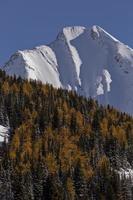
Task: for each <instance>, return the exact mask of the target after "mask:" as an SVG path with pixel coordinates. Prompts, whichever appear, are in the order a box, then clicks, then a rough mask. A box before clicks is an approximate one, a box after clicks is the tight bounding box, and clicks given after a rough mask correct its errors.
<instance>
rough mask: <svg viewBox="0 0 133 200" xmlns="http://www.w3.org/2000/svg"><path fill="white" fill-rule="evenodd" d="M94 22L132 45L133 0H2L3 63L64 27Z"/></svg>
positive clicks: (0, 56)
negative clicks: (12, 55)
mask: <svg viewBox="0 0 133 200" xmlns="http://www.w3.org/2000/svg"><path fill="white" fill-rule="evenodd" d="M94 24H96V25H99V26H101V27H102V28H104V29H105V30H106V31H108V32H109V33H111V34H112V35H114V36H115V37H117V38H118V39H119V40H121V41H123V42H124V43H126V44H128V45H129V46H131V47H133V0H0V65H1V64H3V63H4V62H5V61H7V60H8V58H9V57H10V55H11V54H13V53H14V52H15V51H16V50H18V49H26V48H32V47H34V46H36V45H41V44H47V43H49V42H51V41H53V40H54V39H55V38H56V35H57V34H58V32H59V31H60V30H61V29H62V27H64V26H73V25H82V26H87V27H91V26H92V25H94Z"/></svg>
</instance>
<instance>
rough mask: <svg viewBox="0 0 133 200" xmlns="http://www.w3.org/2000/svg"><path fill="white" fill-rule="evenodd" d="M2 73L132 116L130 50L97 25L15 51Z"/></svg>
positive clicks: (66, 31) (132, 64) (65, 30)
mask: <svg viewBox="0 0 133 200" xmlns="http://www.w3.org/2000/svg"><path fill="white" fill-rule="evenodd" d="M3 69H4V70H5V71H6V72H7V73H8V74H9V75H14V74H16V75H17V76H21V77H23V78H28V79H30V78H31V79H36V80H40V81H42V82H43V83H50V84H52V85H53V86H55V87H57V88H58V87H62V88H65V89H72V90H76V91H77V92H78V93H79V94H81V95H84V96H86V97H90V96H91V97H93V98H95V99H97V100H98V101H99V102H100V103H102V104H110V105H113V106H114V107H116V108H118V109H120V110H122V111H125V112H128V113H131V114H133V97H132V94H133V78H132V77H133V50H132V49H131V48H129V47H128V46H126V45H124V44H123V43H121V42H120V41H119V40H117V39H116V38H114V37H113V36H112V35H110V34H109V33H107V32H106V31H105V30H104V29H102V28H101V27H99V26H97V25H94V26H92V27H91V28H85V27H82V26H74V27H66V28H63V30H62V31H61V32H60V33H59V34H58V36H57V38H56V40H55V41H54V42H52V43H51V44H50V45H42V46H38V47H35V48H34V49H32V50H24V51H18V52H17V53H15V54H14V55H13V56H11V58H10V60H9V61H8V62H7V63H6V64H5V66H4V67H3Z"/></svg>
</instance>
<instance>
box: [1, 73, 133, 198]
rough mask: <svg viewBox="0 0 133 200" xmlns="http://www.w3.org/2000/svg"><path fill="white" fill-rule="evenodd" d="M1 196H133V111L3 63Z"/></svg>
mask: <svg viewBox="0 0 133 200" xmlns="http://www.w3.org/2000/svg"><path fill="white" fill-rule="evenodd" d="M0 125H3V126H6V127H10V135H9V142H8V143H3V144H1V146H0V200H80V199H82V200H132V199H133V192H132V191H133V188H132V184H133V177H132V176H133V171H132V167H133V118H132V117H130V116H129V115H126V114H125V113H121V112H118V111H117V110H115V109H113V108H112V107H110V106H107V107H103V106H101V105H98V103H97V102H96V101H94V100H92V99H86V98H83V97H81V96H78V95H77V94H76V93H75V92H72V91H71V92H68V91H66V90H62V89H54V88H53V87H52V86H50V85H43V84H42V83H41V82H36V81H27V80H23V79H21V78H16V77H9V76H6V75H5V72H3V71H0Z"/></svg>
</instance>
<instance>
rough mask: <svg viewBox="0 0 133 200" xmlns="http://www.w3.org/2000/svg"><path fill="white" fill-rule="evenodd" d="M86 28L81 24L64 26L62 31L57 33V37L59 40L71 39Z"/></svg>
mask: <svg viewBox="0 0 133 200" xmlns="http://www.w3.org/2000/svg"><path fill="white" fill-rule="evenodd" d="M85 29H86V28H85V27H83V26H72V27H65V28H63V29H62V31H61V32H60V33H59V34H58V36H57V39H61V40H68V41H70V40H73V39H75V38H76V37H78V36H79V35H81V34H82V33H83V32H84V30H85Z"/></svg>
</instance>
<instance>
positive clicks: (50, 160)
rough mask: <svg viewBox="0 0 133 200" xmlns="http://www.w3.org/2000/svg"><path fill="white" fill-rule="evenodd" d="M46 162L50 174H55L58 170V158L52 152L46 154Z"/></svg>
mask: <svg viewBox="0 0 133 200" xmlns="http://www.w3.org/2000/svg"><path fill="white" fill-rule="evenodd" d="M45 162H46V165H47V168H48V171H49V173H50V174H52V175H55V174H56V172H57V171H58V165H57V162H56V159H55V157H54V155H53V154H52V153H49V154H47V155H46V158H45Z"/></svg>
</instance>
